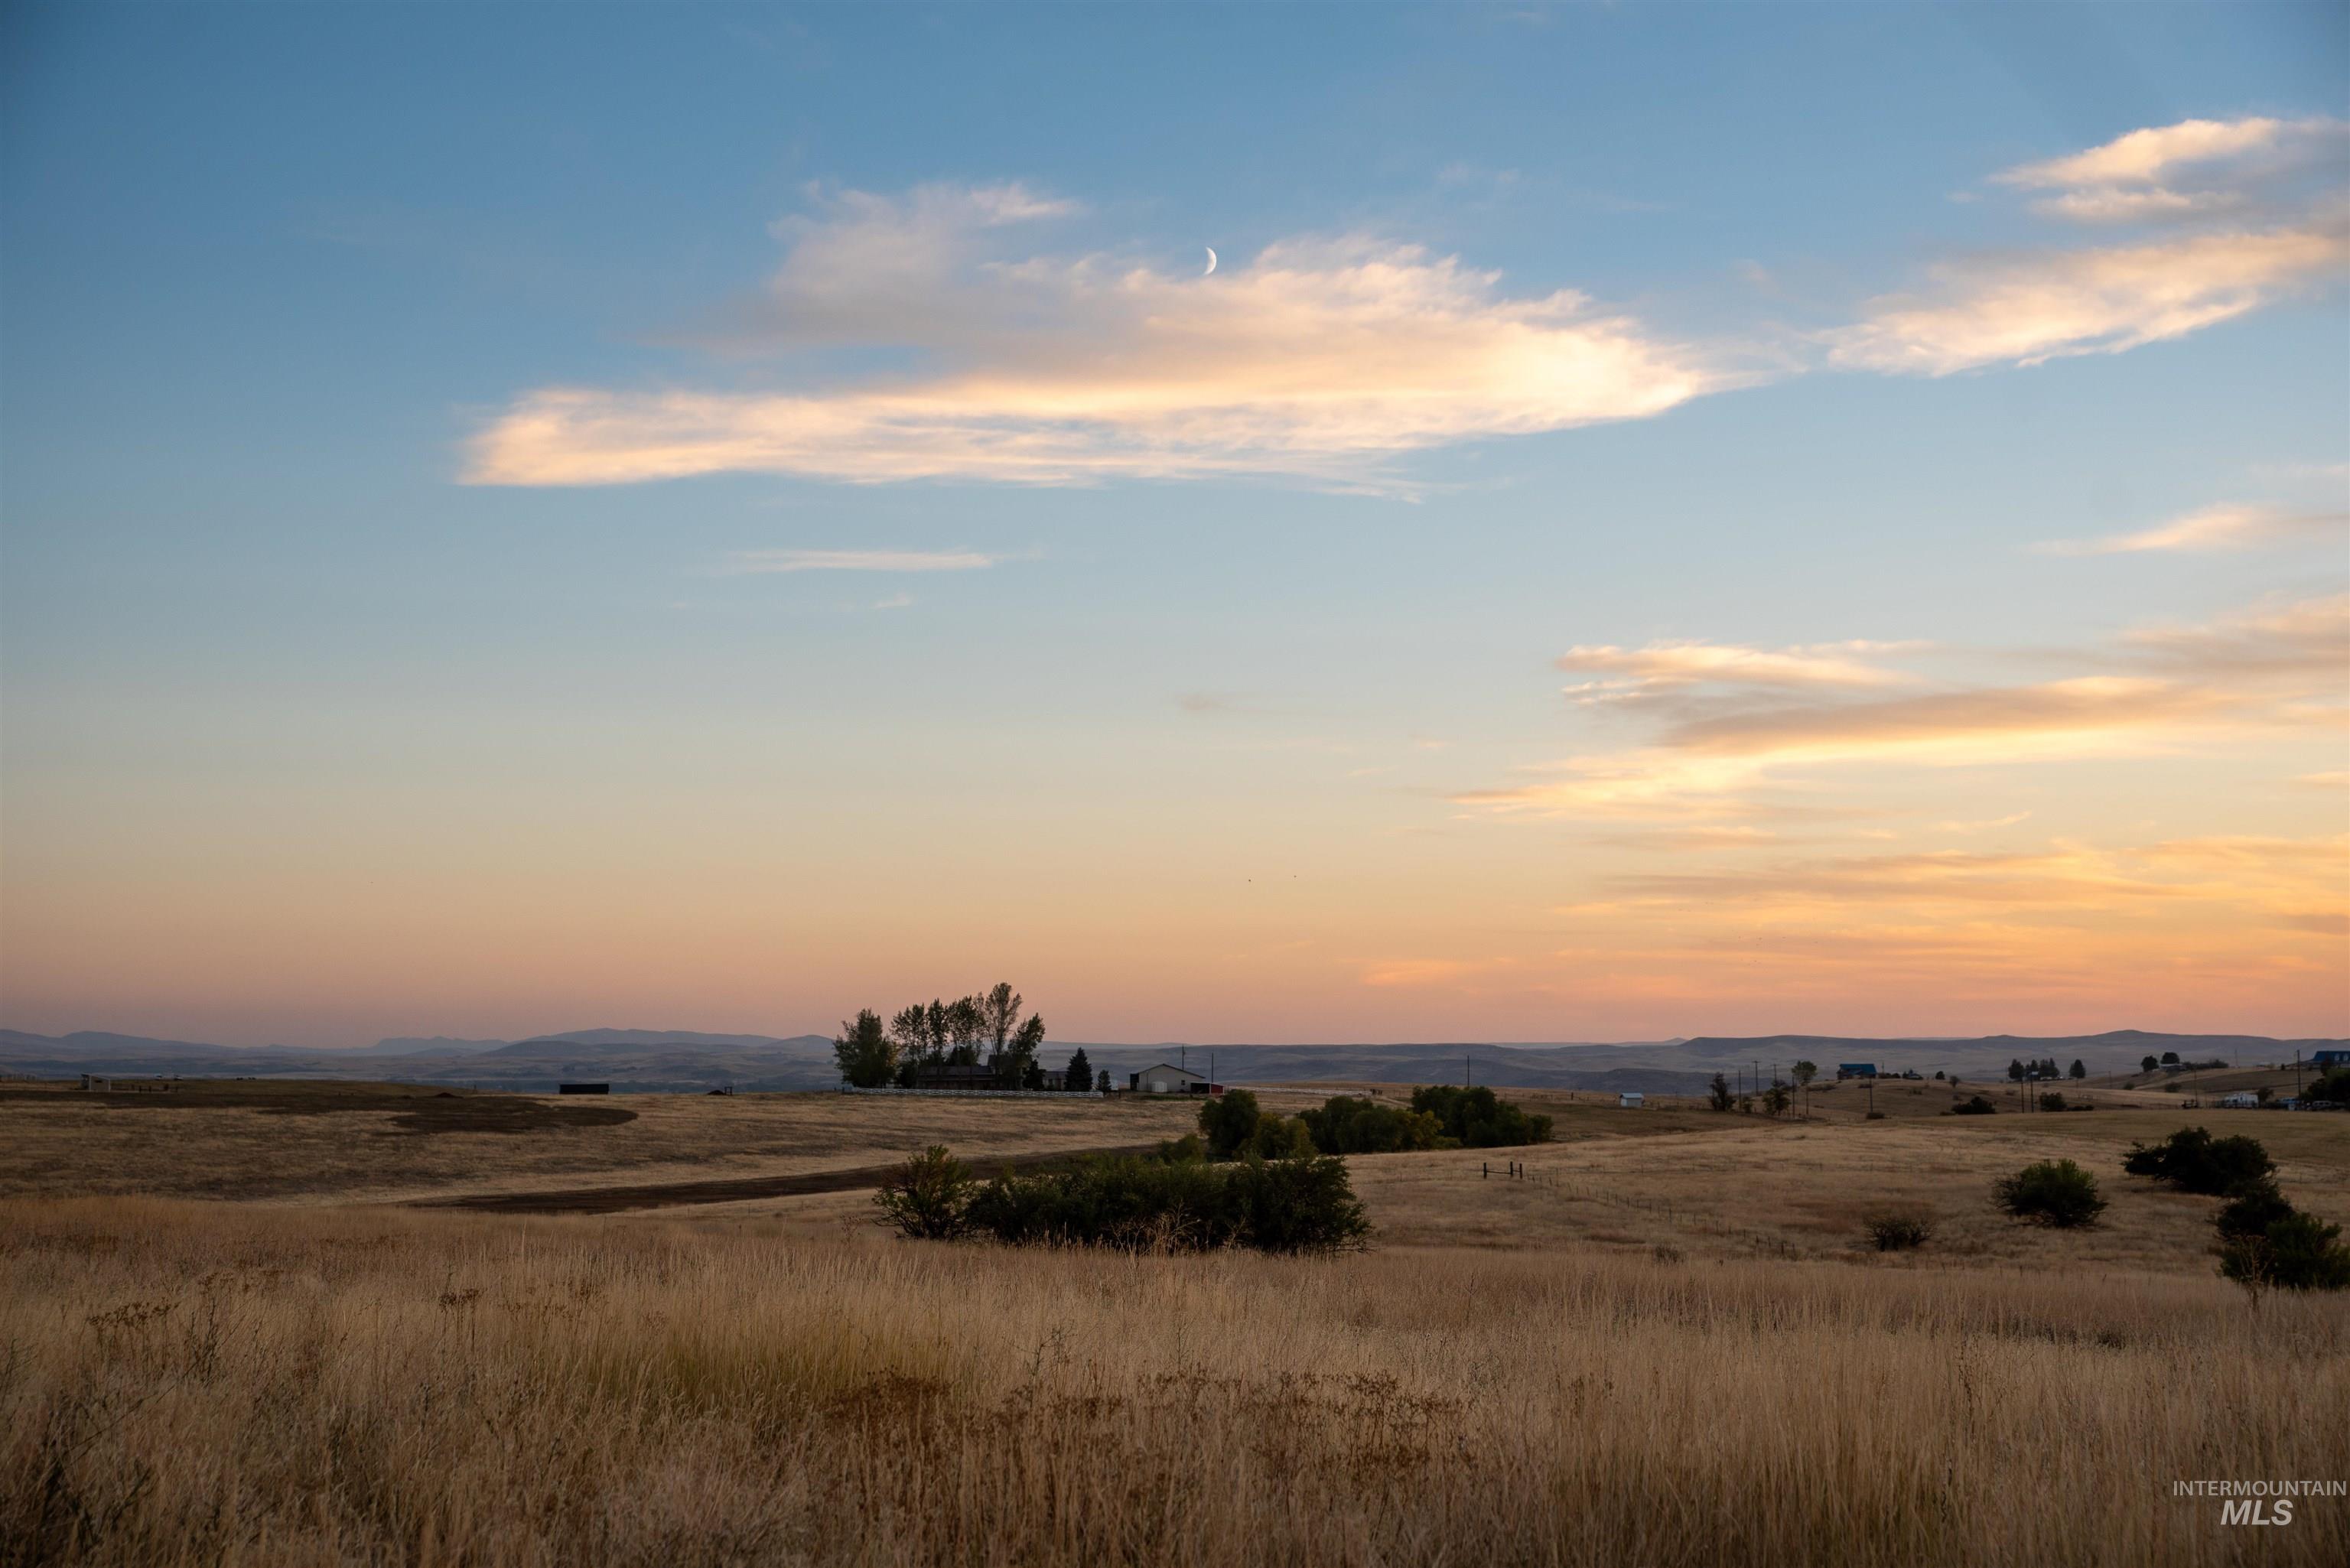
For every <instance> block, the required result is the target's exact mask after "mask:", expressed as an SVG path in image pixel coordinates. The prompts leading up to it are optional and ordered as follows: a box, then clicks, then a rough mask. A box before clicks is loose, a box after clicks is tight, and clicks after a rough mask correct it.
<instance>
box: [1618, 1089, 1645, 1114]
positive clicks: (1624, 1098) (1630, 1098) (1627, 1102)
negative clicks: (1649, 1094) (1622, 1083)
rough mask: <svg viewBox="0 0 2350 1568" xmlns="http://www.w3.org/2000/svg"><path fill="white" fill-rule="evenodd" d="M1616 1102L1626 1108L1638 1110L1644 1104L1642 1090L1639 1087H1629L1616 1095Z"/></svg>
mask: <svg viewBox="0 0 2350 1568" xmlns="http://www.w3.org/2000/svg"><path fill="white" fill-rule="evenodd" d="M1616 1104H1617V1106H1620V1107H1621V1108H1623V1109H1625V1110H1627V1111H1637V1110H1638V1109H1639V1108H1640V1106H1641V1104H1642V1101H1641V1097H1640V1092H1639V1091H1638V1089H1627V1090H1626V1091H1625V1092H1624V1093H1622V1094H1620V1095H1618V1096H1616Z"/></svg>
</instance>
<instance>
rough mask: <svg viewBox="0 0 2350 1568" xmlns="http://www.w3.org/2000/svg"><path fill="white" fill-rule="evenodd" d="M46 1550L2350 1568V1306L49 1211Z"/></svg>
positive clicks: (1, 1283) (16, 1275) (41, 1369)
mask: <svg viewBox="0 0 2350 1568" xmlns="http://www.w3.org/2000/svg"><path fill="white" fill-rule="evenodd" d="M0 1249H4V1250H5V1255H0V1542H5V1556H6V1559H7V1560H8V1561H10V1562H12V1563H52V1562H76V1563H99V1564H109V1563H122V1564H134V1563H135V1564H142V1565H144V1564H177V1563H418V1564H440V1563H483V1564H487V1563H499V1564H504V1563H517V1564H541V1563H543V1564H548V1565H554V1564H579V1563H647V1564H654V1563H659V1564H662V1565H664V1568H670V1565H681V1564H695V1563H713V1564H715V1563H827V1564H829V1563H942V1562H951V1563H974V1564H980V1563H990V1564H992V1563H1006V1564H1009V1563H1045V1564H1059V1563H1069V1564H1077V1563H1154V1564H1157V1563H1170V1564H1185V1565H1190V1564H1200V1565H1207V1564H1216V1565H1222V1564H1253V1563H1268V1564H1270V1563H1282V1564H1309V1565H1310V1564H1322V1563H1349V1564H1353V1563H1361V1564H1387V1563H1463V1564H1483V1563H1592V1564H1611V1565H1612V1564H1626V1563H1708V1564H1710V1563H1766V1564H1796V1563H1923V1564H1960V1563H1964V1564H2013V1565H2016V1568H2023V1565H2027V1564H2030V1565H2040V1564H2093V1563H2094V1564H2104V1563H2234V1562H2273V1563H2289V1562H2291V1563H2340V1562H2343V1561H2345V1558H2350V1501H2345V1500H2328V1501H2315V1502H2305V1503H2303V1505H2302V1508H2301V1511H2300V1516H2299V1518H2298V1520H2297V1521H2296V1522H2295V1523H2294V1524H2293V1525H2292V1526H2289V1527H2286V1528H2283V1529H2251V1528H2246V1527H2241V1526H2236V1527H2229V1526H2223V1525H2221V1524H2220V1520H2219V1505H2218V1504H2217V1503H2215V1502H2205V1501H2187V1500H2181V1499H2175V1498H2173V1497H2172V1496H2171V1495H2170V1483H2171V1481H2172V1480H2173V1479H2174V1478H2182V1477H2183V1478H2194V1477H2206V1476H2241V1477H2247V1478H2251V1477H2269V1476H2295V1477H2325V1478H2342V1477H2345V1476H2350V1418H2345V1412H2350V1317H2345V1313H2344V1312H2343V1310H2342V1303H2340V1301H2339V1300H2334V1301H2324V1302H2317V1301H2307V1300H2292V1299H2272V1300H2271V1301H2269V1302H2268V1303H2265V1304H2263V1305H2262V1306H2261V1307H2260V1308H2259V1309H2258V1311H2257V1312H2256V1311H2254V1310H2252V1309H2251V1308H2250V1307H2249V1306H2248V1305H2247V1303H2245V1301H2244V1300H2243V1298H2241V1296H2239V1295H2237V1294H2235V1293H2232V1292H2231V1291H2230V1289H2229V1288H2228V1287H2226V1286H2224V1285H2222V1284H2221V1283H2220V1282H2218V1281H2217V1280H2213V1279H2204V1278H2200V1277H2195V1276H2188V1275H2169V1276H2156V1275H2130V1274H2110V1275H2103V1276H2099V1275H2091V1274H2085V1273H2074V1274H2068V1275H2035V1274H2033V1273H2028V1272H2014V1271H1996V1272H1994V1271H1988V1270H1986V1271H1981V1272H1965V1271H1940V1272H1933V1273H1920V1272H1909V1271H1898V1270H1877V1269H1870V1268H1866V1267H1857V1266H1854V1265H1851V1264H1846V1263H1826V1262H1820V1263H1811V1262H1776V1263H1773V1262H1739V1261H1722V1262H1691V1263H1672V1262H1658V1261H1655V1260H1652V1259H1648V1258H1629V1259H1627V1258H1622V1257H1598V1256H1591V1255H1579V1254H1575V1253H1551V1254H1542V1253H1521V1254H1496V1253H1490V1252H1448V1251H1423V1250H1396V1251H1383V1252H1374V1253H1371V1254H1368V1255H1364V1256H1357V1257H1350V1258H1342V1259H1336V1260H1328V1261H1283V1260H1273V1259H1266V1258H1263V1257H1261V1256H1257V1255H1253V1254H1249V1255H1233V1256H1211V1257H1206V1258H1191V1259H1158V1258H1126V1257H1118V1256H1110V1255H1104V1254H1098V1253H1070V1252H1062V1253H1053V1252H1017V1253H1014V1252H1006V1251H997V1250H992V1249H987V1248H982V1247H976V1246H973V1247H963V1246H942V1245H924V1244H917V1243H897V1242H891V1241H886V1240H883V1239H881V1238H879V1237H878V1236H867V1235H863V1234H858V1235H849V1234H843V1235H841V1236H839V1237H815V1238H811V1237H806V1236H800V1237H793V1236H790V1235H786V1234H785V1233H783V1232H782V1231H780V1230H778V1229H777V1228H776V1227H775V1224H774V1223H773V1222H768V1221H738V1222H733V1223H724V1222H720V1221H716V1220H682V1219H681V1220H637V1221H629V1222H625V1223H617V1222H613V1221H608V1220H509V1219H491V1218H483V1217H474V1216H457V1215H425V1214H414V1213H396V1212H390V1211H372V1212H370V1211H361V1210H315V1209H312V1210H266V1209H254V1208H229V1207H225V1206H200V1205H193V1204H176V1203H167V1202H162V1201H155V1200H138V1199H84V1200H60V1201H35V1200H18V1201H12V1202H7V1203H0Z"/></svg>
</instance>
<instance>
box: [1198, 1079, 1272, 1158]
mask: <svg viewBox="0 0 2350 1568" xmlns="http://www.w3.org/2000/svg"><path fill="white" fill-rule="evenodd" d="M1261 1114H1262V1113H1261V1112H1260V1111H1259V1110H1258V1108H1257V1103H1256V1096H1254V1095H1252V1094H1250V1093H1249V1092H1248V1091H1247V1090H1246V1089H1227V1090H1225V1091H1224V1092H1223V1093H1222V1094H1221V1095H1215V1096H1210V1098H1209V1099H1208V1101H1207V1103H1206V1104H1205V1105H1202V1106H1201V1107H1200V1136H1201V1137H1203V1138H1206V1139H1207V1140H1208V1152H1209V1154H1210V1155H1211V1156H1213V1157H1214V1158H1217V1159H1230V1158H1232V1156H1234V1155H1235V1154H1238V1153H1239V1152H1240V1151H1241V1150H1242V1149H1243V1147H1247V1144H1248V1141H1249V1139H1250V1138H1252V1137H1255V1136H1256V1123H1257V1117H1258V1116H1260V1115H1261Z"/></svg>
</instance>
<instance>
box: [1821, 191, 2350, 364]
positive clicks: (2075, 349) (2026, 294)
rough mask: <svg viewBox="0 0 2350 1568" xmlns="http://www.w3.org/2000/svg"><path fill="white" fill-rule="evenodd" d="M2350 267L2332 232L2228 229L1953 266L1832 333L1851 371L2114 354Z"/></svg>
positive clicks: (1875, 303)
mask: <svg viewBox="0 0 2350 1568" xmlns="http://www.w3.org/2000/svg"><path fill="white" fill-rule="evenodd" d="M2345 263H2350V240H2345V234H2344V233H2343V231H2342V230H2341V228H2340V226H2339V225H2327V226H2323V227H2311V228H2283V229H2270V230H2266V231H2262V232H2241V231H2239V232H2223V233H2219V234H2195V235H2189V236H2184V237H2180V238H2176V239H2166V240H2158V241H2153V242H2150V243H2148V244H2139V245H2122V246H2115V247H2112V248H2108V249H2103V250H2086V251H2049V252H2042V253H2036V254H2022V255H2009V256H2002V257H1995V258H1991V259H1988V260H1971V261H1963V262H1951V263H1947V264H1945V265H1942V266H1939V267H1937V268H1935V269H1934V271H1933V274H1932V284H1933V286H1932V287H1930V288H1929V289H1928V290H1927V291H1925V292H1923V293H1916V294H1906V295H1888V296H1883V297H1881V298H1878V299H1875V300H1872V301H1870V302H1869V307H1868V312H1867V315H1866V318H1865V319H1863V320H1862V321H1861V322H1860V323H1859V324H1858V325H1856V326H1854V327H1846V328H1844V329H1842V330H1840V331H1837V332H1835V333H1833V334H1831V335H1830V337H1829V342H1830V344H1831V347H1830V349H1829V355H1828V357H1829V358H1830V359H1831V360H1832V361H1833V362H1835V363H1836V364H1838V365H1844V366H1848V367H1851V368H1853V369H1863V370H1879V371H1885V372H1887V373H1891V374H1901V375H1925V376H1947V375H1950V374H1951V373H1952V372H1954V371H1959V370H1969V369H1976V368H1977V367H1980V366H1984V365H1995V364H2019V365H2036V364H2040V363H2042V362H2043V361H2045V360H2049V359H2054V358H2062V357H2064V356H2067V355H2074V354H2117V353H2120V352H2122V351H2123V350H2124V349H2127V348H2138V347H2140V346H2142V345H2144V344H2147V343H2158V342H2161V341H2163V340H2164V339H2167V338H2172V337H2185V336H2186V335H2187V334H2188V333H2189V332H2193V331H2196V330H2198V329H2199V328H2201V327H2210V326H2211V325H2213V324H2214V323H2217V322H2221V321H2226V320H2228V319H2230V317H2238V316H2242V315H2245V314H2246V313H2248V312H2250V311H2252V310H2256V309H2258V308H2259V307H2261V306H2263V305H2267V304H2270V303H2272V301H2274V300H2276V299H2278V298H2280V297H2282V296H2284V295H2285V294H2287V293H2289V292H2291V291H2293V290H2294V289H2297V288H2301V287H2304V286H2311V285H2314V284H2317V283H2320V282H2323V281H2325V280H2329V279H2331V278H2333V277H2334V276H2335V275H2338V274H2339V273H2340V272H2341V270H2342V268H2343V266H2344V265H2345Z"/></svg>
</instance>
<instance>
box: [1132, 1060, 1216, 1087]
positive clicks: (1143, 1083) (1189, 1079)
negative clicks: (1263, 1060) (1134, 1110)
mask: <svg viewBox="0 0 2350 1568" xmlns="http://www.w3.org/2000/svg"><path fill="white" fill-rule="evenodd" d="M1126 1086H1127V1089H1128V1092H1130V1093H1133V1094H1137V1095H1217V1094H1222V1092H1223V1088H1224V1086H1223V1085H1222V1084H1211V1083H1210V1082H1208V1080H1207V1077H1206V1076H1205V1075H1203V1074H1200V1073H1194V1072H1191V1070H1190V1069H1188V1068H1184V1067H1177V1066H1173V1065H1171V1064H1168V1063H1165V1062H1160V1063H1159V1064H1156V1065H1155V1066H1149V1067H1145V1068H1144V1069H1143V1070H1142V1071H1141V1072H1139V1073H1128V1075H1126Z"/></svg>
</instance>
